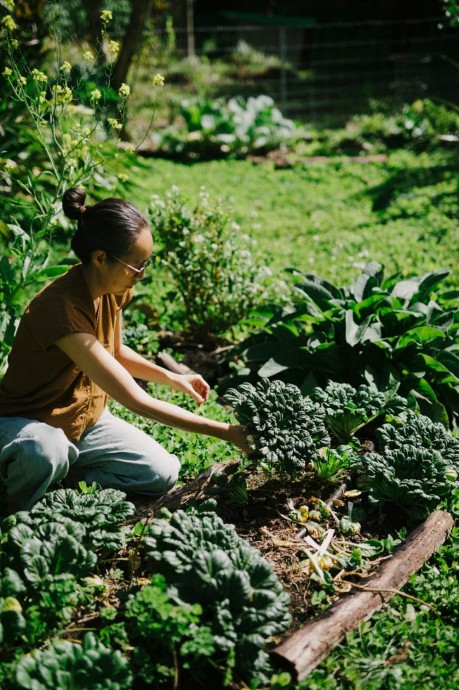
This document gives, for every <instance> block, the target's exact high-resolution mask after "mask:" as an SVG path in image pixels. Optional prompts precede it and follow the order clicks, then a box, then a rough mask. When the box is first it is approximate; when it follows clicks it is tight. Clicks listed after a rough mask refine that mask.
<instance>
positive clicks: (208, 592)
mask: <svg viewBox="0 0 459 690" xmlns="http://www.w3.org/2000/svg"><path fill="white" fill-rule="evenodd" d="M144 545H145V552H146V554H147V557H148V559H149V560H150V561H151V562H152V564H153V565H154V567H155V570H156V571H157V572H159V573H161V574H163V575H164V577H165V579H166V582H167V583H168V585H169V586H172V587H175V588H176V589H177V593H178V596H179V597H180V599H181V600H182V601H184V602H187V603H189V604H199V605H200V606H201V607H202V623H203V624H204V625H206V626H208V627H209V628H210V629H211V631H212V635H213V640H214V644H215V654H214V657H213V661H214V663H216V664H218V665H221V666H222V667H225V668H231V666H232V665H234V670H235V672H236V674H238V675H239V676H240V677H242V678H244V679H247V678H255V677H260V676H263V674H264V673H266V671H267V668H268V655H267V653H266V649H265V648H266V642H267V639H268V638H269V637H271V636H272V635H278V634H280V633H282V632H284V631H285V630H286V629H287V628H288V626H289V624H290V620H291V618H290V614H289V611H288V603H289V596H288V594H287V593H286V592H284V591H283V589H282V586H281V585H280V583H279V581H278V580H277V577H276V576H275V575H274V573H273V571H272V568H271V566H270V565H269V564H268V563H267V561H266V560H265V559H264V558H263V557H262V556H261V554H260V553H259V552H258V551H257V550H256V549H254V548H253V547H252V546H251V545H250V544H248V543H247V542H245V541H244V540H242V539H241V538H240V537H239V536H238V534H237V532H236V530H235V528H234V526H233V525H227V524H225V523H224V522H223V521H222V520H221V518H219V517H218V516H217V515H216V514H215V513H213V512H201V513H199V512H197V511H196V510H191V511H189V512H187V513H185V512H184V511H182V510H178V511H177V512H175V513H174V514H173V515H172V516H171V517H170V519H158V520H155V521H154V522H153V523H152V524H151V525H150V527H149V528H148V530H147V532H146V536H145V538H144Z"/></svg>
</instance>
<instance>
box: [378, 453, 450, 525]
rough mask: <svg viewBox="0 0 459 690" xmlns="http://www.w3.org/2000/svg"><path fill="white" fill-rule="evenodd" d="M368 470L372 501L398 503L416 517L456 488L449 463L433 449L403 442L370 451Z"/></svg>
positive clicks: (434, 506)
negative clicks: (389, 447) (380, 453)
mask: <svg viewBox="0 0 459 690" xmlns="http://www.w3.org/2000/svg"><path fill="white" fill-rule="evenodd" d="M365 469H366V473H367V483H368V492H369V499H370V501H371V502H372V503H375V504H378V505H384V504H394V505H397V506H398V507H399V508H401V509H402V510H403V511H405V512H406V513H408V514H409V515H410V516H411V517H413V518H422V517H425V516H426V515H428V513H429V512H431V511H432V510H434V509H435V508H436V507H437V506H438V504H439V503H440V501H441V500H442V499H444V498H445V497H446V496H448V495H449V494H450V493H451V491H452V489H453V484H452V482H451V481H449V480H448V478H447V470H448V463H447V462H446V461H445V460H444V458H442V456H441V454H440V453H439V452H438V451H436V450H433V449H426V448H416V447H415V446H414V445H403V446H400V447H399V448H395V449H385V450H384V453H383V455H379V454H377V453H368V454H367V455H365Z"/></svg>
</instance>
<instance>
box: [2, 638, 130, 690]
mask: <svg viewBox="0 0 459 690" xmlns="http://www.w3.org/2000/svg"><path fill="white" fill-rule="evenodd" d="M131 684H132V674H131V671H130V669H129V661H128V659H127V658H126V657H125V656H124V655H123V654H122V653H121V652H120V651H118V650H113V649H109V648H107V647H105V646H104V645H103V644H102V643H101V642H99V640H97V638H96V637H95V635H93V634H92V633H86V634H85V636H84V638H83V642H82V644H78V643H76V642H68V641H67V640H57V641H56V642H53V643H52V644H50V645H49V646H48V647H45V648H44V649H40V650H38V651H35V652H33V653H32V654H27V655H26V656H24V657H22V659H21V660H20V661H19V663H18V664H17V666H16V668H15V670H14V675H13V680H12V683H11V686H10V687H11V690H56V688H58V689H59V690H88V688H91V690H129V688H131Z"/></svg>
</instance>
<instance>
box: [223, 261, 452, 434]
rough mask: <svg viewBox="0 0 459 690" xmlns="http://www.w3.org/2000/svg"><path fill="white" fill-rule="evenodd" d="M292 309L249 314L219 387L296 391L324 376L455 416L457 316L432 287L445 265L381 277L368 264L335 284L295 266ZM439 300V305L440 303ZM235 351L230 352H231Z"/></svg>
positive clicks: (447, 418) (439, 417)
mask: <svg viewBox="0 0 459 690" xmlns="http://www.w3.org/2000/svg"><path fill="white" fill-rule="evenodd" d="M292 273H294V275H295V276H296V277H297V279H298V282H297V284H296V286H295V290H296V294H297V295H298V297H297V301H296V303H295V304H294V305H293V306H287V307H283V306H280V305H267V306H266V307H264V308H263V309H262V310H260V312H259V315H258V320H257V321H256V317H257V312H255V314H254V319H253V322H254V323H258V325H259V330H258V331H256V332H254V333H253V334H252V335H251V336H249V338H248V339H246V340H245V341H244V342H242V343H241V344H240V345H238V346H237V347H236V354H237V355H238V356H239V357H242V359H243V361H244V363H245V366H243V367H242V368H241V369H240V370H239V372H238V373H237V374H236V375H235V376H233V377H230V378H229V380H227V381H225V382H222V385H221V388H223V387H224V386H228V385H231V384H232V385H234V383H237V382H239V381H241V380H247V379H249V380H254V378H256V377H259V376H261V377H267V378H273V379H274V378H279V379H282V380H284V381H286V382H290V383H296V384H299V387H300V389H301V391H302V392H303V393H304V394H308V393H310V392H312V390H313V389H314V388H315V387H316V386H317V385H320V386H322V387H325V386H326V384H327V381H328V380H333V381H337V382H343V383H350V384H351V385H352V386H354V387H356V386H359V385H361V384H370V385H371V386H372V387H374V388H376V389H378V390H379V391H381V392H387V393H389V392H391V391H392V392H395V391H397V393H398V395H400V396H402V397H404V398H406V399H407V400H408V403H409V405H410V406H411V407H413V408H416V409H418V410H420V411H421V412H422V413H423V414H426V415H428V416H429V417H431V418H432V419H434V420H435V421H441V422H442V423H443V424H444V425H445V426H448V425H451V426H454V425H455V424H457V421H458V419H459V417H458V415H459V355H458V346H457V342H456V341H457V332H458V328H459V313H458V311H457V309H455V308H453V302H451V306H450V304H449V300H453V299H454V297H457V293H456V292H451V293H449V294H446V295H445V296H444V298H443V300H442V301H441V302H440V301H435V300H434V298H433V295H432V293H433V292H434V290H436V289H438V286H439V284H440V283H441V281H442V280H444V278H445V277H446V276H448V275H449V272H448V271H433V272H430V273H426V274H424V275H421V276H413V277H412V278H407V279H403V278H402V277H401V276H400V275H393V276H390V277H389V278H384V268H383V266H382V265H381V264H379V263H377V262H371V263H368V264H367V265H366V266H365V267H364V269H363V271H362V273H361V274H360V275H359V276H358V277H357V279H356V281H355V282H354V284H352V285H350V286H349V287H338V286H336V285H333V284H332V283H331V282H329V281H327V280H325V279H323V278H321V277H319V276H316V275H311V274H306V273H302V272H301V271H297V270H293V271H292ZM442 304H444V306H442ZM232 354H233V355H234V354H235V353H234V352H233V353H232Z"/></svg>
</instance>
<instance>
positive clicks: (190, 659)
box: [115, 575, 215, 687]
mask: <svg viewBox="0 0 459 690" xmlns="http://www.w3.org/2000/svg"><path fill="white" fill-rule="evenodd" d="M201 619H202V607H201V606H200V605H199V604H186V603H184V602H183V601H181V600H180V599H179V598H178V597H177V596H176V595H174V593H173V589H171V591H170V592H169V591H168V588H167V583H166V580H165V578H164V577H163V576H162V575H153V576H152V578H151V583H150V584H148V585H145V587H142V589H141V590H140V591H139V592H137V593H136V594H134V595H131V596H130V597H129V598H128V601H127V603H126V607H125V609H124V610H123V612H122V620H123V624H124V627H125V630H126V638H127V641H128V643H129V645H131V646H132V647H133V648H134V651H133V654H132V657H131V668H132V669H133V671H134V674H135V676H136V677H139V678H141V679H142V682H143V683H147V684H149V685H151V686H154V687H162V686H163V685H165V686H166V687H170V683H171V680H172V679H174V678H175V679H177V678H178V677H179V676H180V677H181V676H182V674H183V672H184V671H191V674H192V675H204V674H205V670H204V669H205V668H206V662H207V661H208V660H209V658H211V657H212V656H213V654H214V652H215V643H214V641H213V638H212V632H211V629H210V628H209V627H207V626H204V625H202V623H201ZM115 625H116V624H115Z"/></svg>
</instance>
